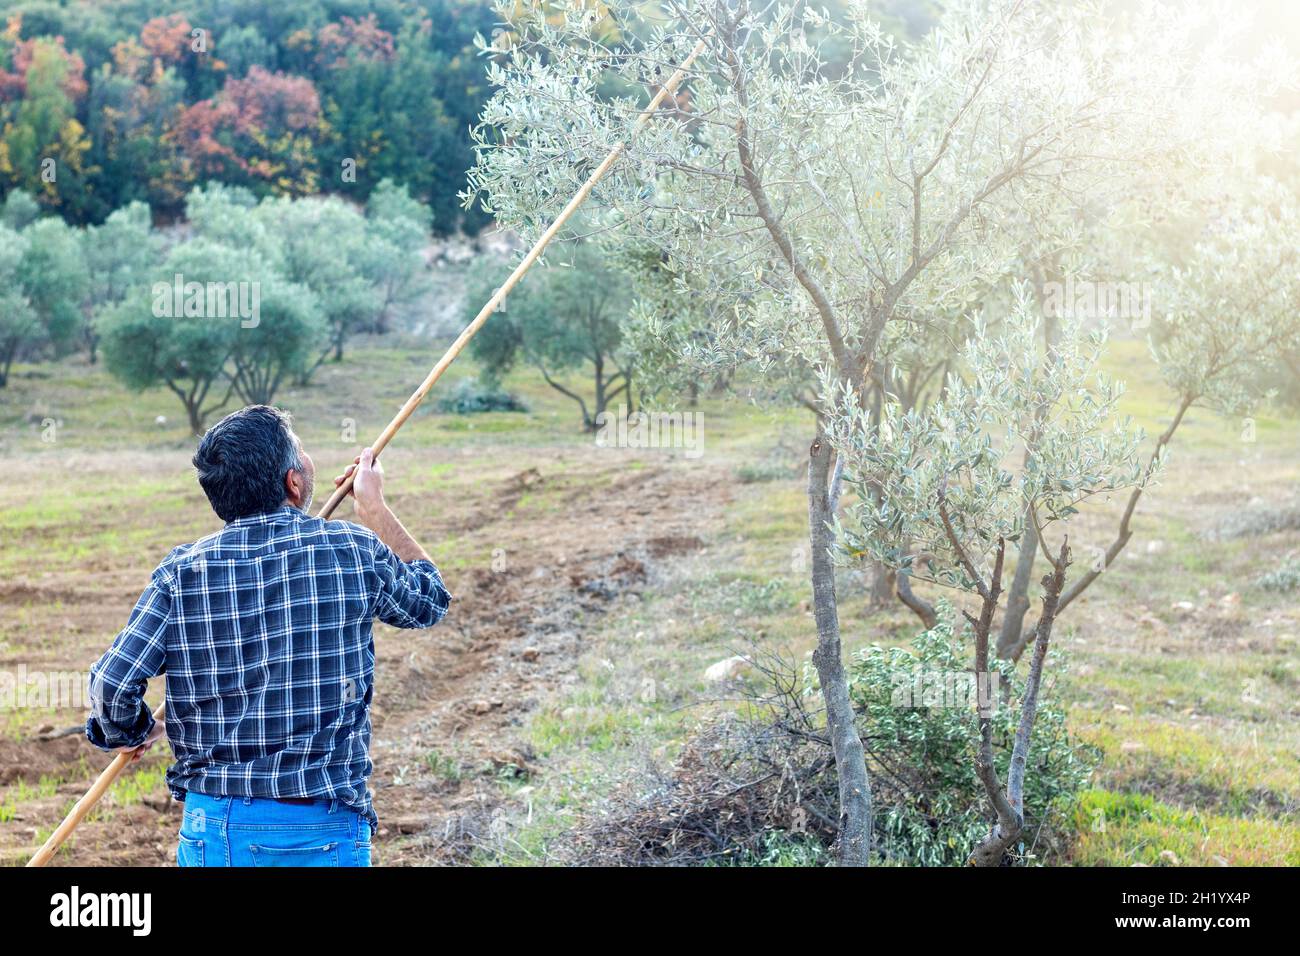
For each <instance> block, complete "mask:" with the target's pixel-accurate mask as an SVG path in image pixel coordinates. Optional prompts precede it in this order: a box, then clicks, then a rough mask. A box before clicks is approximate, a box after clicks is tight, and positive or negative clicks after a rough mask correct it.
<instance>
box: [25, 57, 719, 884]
mask: <svg viewBox="0 0 1300 956" xmlns="http://www.w3.org/2000/svg"><path fill="white" fill-rule="evenodd" d="M707 42H708V38H707V37H705V38H704V39H701V40H700V42H699V43H697V44H695V49H693V50H691V52H690V55H689V56H687V57H686V59H685V60H683V61H682V63H681V66H679V67H678V68H677V70H676V71H675V72H674V73H673V75H672V76H670V77H669V78H668V82H667V83H665V84H664V85H663V86H662V87H660V88H659V92H657V93H656V94H655V95H654V98H653V99H652V100H650V105H649V106H647V107H646V108H645V109H643V110H642V111H641V114H640V115H639V116H638V117H637V118H636V122H635V123H633V124H632V131H631V134H630V135H629V139H630V138H631V137H632V136H635V135H636V134H637V133H639V132H640V131H641V129H642V128H643V127H644V126H645V125H646V123H648V122H650V119H651V117H653V116H654V114H655V113H656V112H658V110H659V107H660V105H662V103H663V101H664V99H665V97H668V96H670V95H672V94H673V93H675V92H676V91H677V87H679V86H681V83H682V80H684V79H685V78H686V71H687V70H689V69H690V68H691V64H692V63H694V62H695V60H696V58H697V57H699V55H700V54H701V53H703V52H704V48H705V46H706V44H707ZM626 148H627V140H622V141H620V142H618V143H615V144H614V148H613V149H611V150H610V151H609V155H608V156H606V157H605V159H604V160H603V161H602V162H601V164H600V165H599V166H597V167H596V168H595V170H593V171H592V174H591V175H590V176H588V177H587V181H586V182H584V183H583V184H582V187H581V188H580V189H579V190H578V191H577V193H575V194H574V196H573V198H572V199H570V200H569V203H568V205H566V206H565V207H564V209H562V210H561V211H560V214H559V215H558V216H556V217H555V221H554V222H553V223H551V224H550V226H549V227H547V230H546V231H545V232H544V233H542V235H541V238H539V239H538V240H537V242H535V243H534V244H533V247H532V248H531V249H529V250H528V255H526V256H524V258H523V261H522V262H520V263H519V265H517V266H515V269H514V271H513V272H511V273H510V276H509V278H507V279H506V281H505V283H504V284H502V286H501V288H499V289H497V291H496V292H494V293H493V294H492V298H490V299H488V300H487V304H486V305H484V306H483V308H482V309H480V310H479V313H478V315H476V316H475V317H474V321H473V322H471V323H470V324H469V325H467V326H465V328H464V329H463V330H462V331H461V333H460V335H458V336H456V341H455V342H452V343H451V347H450V348H449V349H447V352H446V354H444V355H443V357H442V358H441V359H439V360H438V364H437V365H435V366H434V367H433V370H432V371H431V372H429V374H428V375H427V376H426V377H425V379H424V381H423V382H421V383H420V387H419V388H417V389H416V390H415V391H414V392H412V393H411V397H410V398H408V399H407V400H406V404H404V405H403V406H402V408H401V410H400V411H398V413H397V415H396V417H394V418H393V420H392V421H391V422H389V423H388V427H386V428H385V429H384V430H383V431H382V432H380V434H379V437H378V438H377V439H375V442H374V444H373V445H371V446H370V447H371V449H372V450H373V451H374V453H375V457H376V458H378V457H379V453H380V452H381V451H383V450H384V449H385V448H386V447H387V446H388V443H389V442H390V441H392V440H393V436H394V435H396V434H397V430H398V429H399V428H401V427H402V425H404V424H405V423H406V420H407V419H408V418H410V417H411V415H412V413H414V412H415V410H416V408H418V407H419V405H420V403H421V402H422V401H424V397H425V396H426V395H428V394H429V391H430V389H432V388H433V386H434V384H435V383H436V382H437V381H438V379H439V378H441V377H442V373H443V372H445V371H446V370H447V367H448V366H449V365H451V363H452V362H454V361H455V360H456V356H458V355H460V353H461V351H462V350H463V349H464V348H465V346H466V345H467V344H468V343H469V340H470V339H472V338H473V337H474V334H475V333H476V332H478V330H479V329H480V328H482V326H483V323H484V322H486V321H487V320H488V316H490V315H491V314H492V313H493V312H495V311H496V309H497V306H499V305H500V304H501V303H502V302H503V301H505V297H506V296H507V295H509V294H510V290H511V289H513V288H514V287H515V286H516V285H517V284H518V283H519V280H520V279H522V278H523V277H524V273H525V272H527V271H528V270H529V269H530V268H532V265H533V263H534V262H536V261H537V259H538V257H539V256H541V254H542V251H543V250H544V249H545V248H546V247H547V245H549V244H550V241H551V240H552V239H554V238H555V235H556V233H558V232H559V231H560V229H561V228H562V227H563V226H564V224H565V223H566V222H568V221H569V217H570V216H572V215H573V214H574V212H576V211H577V209H578V207H579V206H581V205H582V204H583V203H584V202H585V201H586V199H587V197H588V196H589V195H591V190H592V189H593V188H594V187H595V185H596V183H598V182H600V180H601V178H602V177H603V176H604V175H605V174H606V173H607V172H609V169H610V167H611V166H613V165H614V163H615V162H616V161H617V160H618V158H619V156H621V155H623V150H624V149H626ZM355 475H356V472H355V471H354V472H352V474H350V475H348V476H347V477H346V478H345V479H343V483H342V484H340V485H339V486H338V488H336V489H335V491H334V493H333V494H332V495H330V497H329V500H328V501H326V502H325V504H324V506H323V507H322V508H321V510H320V511H319V512H318V513H317V517H320V518H328V517H329V516H330V515H332V514H333V513H334V509H335V508H337V507H338V506H339V503H340V502H341V501H342V500H343V499H344V498H346V497H347V496H348V492H349V491H350V490H351V489H352V482H353V481H354V479H355ZM165 707H166V703H165V702H164V703H163V704H161V705H159V707H158V710H157V711H155V712H154V719H156V720H162V719H163V711H164V709H165ZM130 760H131V755H130V754H129V753H120V754H118V755H117V756H116V757H114V758H113V762H112V763H110V764H109V765H108V766H107V767H106V768H105V769H104V772H103V773H101V774H100V775H99V779H97V780H96V781H95V782H94V784H93V785H92V786H91V788H90V789H89V790H87V791H86V795H85V796H83V797H82V798H81V799H80V800H78V801H77V805H76V806H75V807H73V808H72V812H71V813H69V814H68V816H67V819H65V820H64V821H63V822H62V823H60V824H59V827H58V829H56V830H55V831H54V832H53V833H51V834H50V838H49V839H48V840H46V841H45V845H44V846H43V847H41V848H40V850H38V851H37V853H36V855H35V856H34V857H32V858H31V860H30V861H29V862H28V863H27V865H28V866H44V865H45V864H46V863H48V862H49V861H50V858H51V857H53V856H54V853H55V851H56V850H58V848H59V846H60V845H61V844H62V843H63V841H64V840H66V839H67V838H68V836H69V834H71V833H72V831H73V830H75V829H76V827H77V824H79V823H80V822H81V821H82V819H83V818H84V817H85V816H86V814H87V813H89V812H90V808H91V807H93V806H94V805H95V804H96V803H98V802H99V798H100V797H102V796H103V795H104V793H105V791H107V790H108V788H109V787H111V786H112V785H113V781H114V780H116V779H117V778H118V776H119V775H120V774H121V773H122V771H123V769H125V767H126V765H127V763H129V762H130Z"/></svg>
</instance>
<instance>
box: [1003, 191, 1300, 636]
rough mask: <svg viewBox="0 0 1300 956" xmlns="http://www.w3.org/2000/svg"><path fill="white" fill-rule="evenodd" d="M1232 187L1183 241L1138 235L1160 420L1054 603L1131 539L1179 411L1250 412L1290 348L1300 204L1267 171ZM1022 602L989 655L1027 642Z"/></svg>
mask: <svg viewBox="0 0 1300 956" xmlns="http://www.w3.org/2000/svg"><path fill="white" fill-rule="evenodd" d="M1235 187H1236V188H1235V190H1234V191H1233V192H1230V193H1228V194H1227V196H1225V197H1220V199H1219V201H1217V202H1215V203H1214V205H1213V207H1212V209H1211V210H1210V211H1208V213H1203V214H1202V215H1201V216H1200V218H1199V223H1198V224H1197V225H1196V226H1195V227H1194V228H1193V229H1192V231H1191V236H1192V238H1191V240H1190V242H1188V241H1186V240H1185V239H1182V238H1181V237H1180V238H1178V239H1177V240H1175V239H1170V240H1169V241H1168V242H1166V243H1164V244H1155V243H1148V247H1150V246H1152V245H1154V246H1155V248H1156V251H1155V252H1154V254H1152V256H1151V260H1152V261H1151V262H1150V264H1149V273H1150V275H1151V276H1152V284H1153V286H1154V287H1155V289H1156V290H1157V292H1156V293H1155V294H1154V298H1155V303H1154V307H1153V317H1152V320H1151V329H1150V336H1149V344H1150V349H1151V353H1152V359H1153V362H1154V365H1155V366H1156V367H1157V368H1158V369H1159V372H1160V375H1161V376H1162V378H1163V379H1164V381H1165V384H1166V386H1167V388H1168V393H1169V399H1170V408H1171V413H1170V419H1169V423H1168V425H1167V426H1166V427H1165V429H1164V430H1163V431H1162V432H1161V433H1160V434H1159V435H1158V436H1157V437H1156V438H1155V440H1154V443H1153V446H1152V448H1151V450H1150V452H1149V454H1148V458H1147V465H1146V469H1145V471H1144V474H1143V477H1142V479H1141V480H1140V481H1138V482H1137V483H1136V484H1135V486H1134V487H1133V489H1132V490H1131V492H1130V494H1129V496H1128V499H1127V501H1126V502H1125V505H1124V508H1123V510H1122V511H1121V513H1120V516H1119V519H1118V521H1117V523H1116V526H1115V532H1114V536H1113V538H1112V539H1111V540H1110V541H1109V542H1107V544H1106V546H1105V547H1104V548H1102V549H1100V554H1099V555H1098V556H1097V558H1096V560H1093V561H1091V562H1090V566H1089V568H1088V570H1087V571H1086V572H1084V573H1083V574H1081V575H1079V576H1078V577H1076V578H1075V579H1074V580H1073V581H1072V582H1071V584H1070V587H1069V588H1068V589H1067V590H1066V591H1065V593H1064V594H1062V596H1061V600H1060V610H1064V609H1065V608H1066V607H1068V606H1069V605H1070V604H1072V603H1073V602H1074V601H1075V600H1077V599H1078V598H1079V597H1080V596H1081V595H1082V594H1083V593H1084V592H1085V591H1086V590H1087V589H1088V588H1089V587H1091V586H1092V585H1093V584H1094V583H1095V582H1096V581H1097V580H1098V579H1100V578H1101V577H1102V576H1103V575H1104V574H1105V573H1106V572H1107V570H1108V569H1111V568H1112V567H1113V566H1114V564H1115V562H1116V561H1117V560H1118V558H1119V557H1120V555H1121V553H1122V552H1123V551H1124V549H1125V548H1126V547H1127V546H1128V544H1129V542H1130V541H1131V540H1132V538H1133V517H1134V515H1135V513H1136V512H1137V508H1138V505H1139V503H1140V502H1141V500H1142V498H1143V496H1144V494H1145V493H1146V492H1147V490H1148V489H1149V487H1150V486H1151V484H1152V482H1153V480H1154V478H1155V476H1156V474H1157V472H1158V471H1159V469H1160V466H1161V464H1162V463H1163V462H1164V461H1165V459H1166V457H1167V455H1168V453H1169V449H1170V445H1171V443H1172V442H1173V440H1174V438H1175V436H1176V434H1177V433H1178V430H1179V428H1180V427H1181V425H1182V424H1183V422H1184V421H1185V420H1186V417H1187V414H1188V413H1189V412H1190V411H1191V410H1192V409H1194V408H1198V407H1200V408H1204V409H1206V410H1209V411H1211V412H1215V413H1218V414H1222V415H1231V416H1244V415H1248V414H1250V412H1251V410H1252V409H1253V408H1255V407H1256V406H1257V405H1258V404H1259V402H1260V401H1261V400H1263V399H1265V398H1266V397H1267V395H1268V394H1269V391H1270V385H1271V383H1272V382H1274V381H1276V372H1277V371H1278V370H1279V368H1281V367H1283V363H1284V362H1285V360H1286V357H1287V355H1288V354H1293V353H1294V352H1295V350H1297V349H1300V315H1298V314H1297V312H1296V309H1295V303H1296V301H1297V297H1300V269H1298V268H1297V252H1296V250H1297V248H1298V247H1300V206H1298V205H1297V201H1296V197H1295V196H1294V195H1293V194H1292V193H1291V192H1290V191H1289V190H1287V189H1285V188H1284V187H1282V186H1281V185H1280V184H1278V183H1276V182H1274V181H1272V180H1269V179H1267V178H1259V177H1247V178H1245V179H1244V180H1243V181H1241V182H1239V183H1237V184H1235ZM1031 533H1032V531H1031ZM1033 563H1034V562H1033V554H1032V553H1030V554H1029V555H1023V554H1022V560H1021V564H1022V565H1027V566H1029V567H1032V565H1033ZM1018 570H1019V568H1018ZM1024 609H1025V606H1024V605H1020V606H1018V607H1017V606H1015V605H1010V606H1008V608H1007V616H1006V618H1005V620H1004V627H1003V629H1002V632H1001V634H1000V635H999V640H998V644H997V654H998V657H1000V658H1003V659H1007V660H1013V661H1015V660H1019V659H1020V657H1021V656H1022V655H1023V653H1024V651H1025V650H1026V648H1027V647H1028V646H1029V645H1030V644H1031V643H1032V640H1033V630H1032V628H1030V629H1027V630H1024V631H1023V632H1022V630H1021V629H1020V627H1019V615H1022V614H1023V612H1024ZM1008 625H1010V626H1008Z"/></svg>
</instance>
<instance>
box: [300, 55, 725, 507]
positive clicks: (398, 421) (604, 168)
mask: <svg viewBox="0 0 1300 956" xmlns="http://www.w3.org/2000/svg"><path fill="white" fill-rule="evenodd" d="M706 41H707V38H706V39H702V40H700V42H699V43H697V44H695V49H693V50H692V51H691V53H690V55H689V56H688V57H686V59H685V60H683V61H682V65H681V66H679V67H678V68H677V70H676V72H674V73H673V75H672V76H671V77H669V78H668V82H667V83H665V84H664V85H663V86H662V87H661V88H660V89H659V92H658V93H656V94H655V96H654V99H652V100H651V101H650V105H649V106H647V107H646V108H645V109H644V110H642V111H641V115H640V116H638V117H637V118H636V123H634V124H633V126H632V133H631V135H633V136H635V135H636V134H637V133H638V132H640V131H641V128H642V127H643V126H645V124H646V123H648V122H649V121H650V118H651V117H652V116H654V114H655V113H656V112H657V111H658V109H659V106H660V104H661V103H663V101H664V97H666V96H668V95H670V94H671V93H673V92H675V91H676V90H677V87H678V86H680V85H681V82H682V80H683V79H684V78H685V77H686V71H687V70H689V69H690V67H691V64H692V63H694V62H695V58H696V57H698V56H699V55H700V54H701V53H703V52H704V47H705V43H706ZM626 145H627V144H626V141H621V142H619V143H616V144H615V145H614V148H613V149H611V150H610V151H609V155H608V156H606V157H605V159H604V160H603V161H602V162H601V164H600V165H599V166H597V167H596V168H595V169H594V170H593V171H592V173H591V175H590V176H588V177H587V181H586V182H585V183H583V184H582V188H581V189H579V190H578V191H577V193H575V194H574V196H573V198H572V199H570V200H569V204H568V205H567V206H565V207H564V209H563V210H562V211H561V212H560V214H559V215H558V216H556V217H555V221H554V222H553V223H551V225H550V226H549V227H548V228H547V230H546V231H545V232H544V233H542V235H541V238H539V239H538V240H537V242H536V243H534V244H533V247H532V248H531V249H529V250H528V255H526V256H524V258H523V261H521V262H520V263H519V265H517V266H515V269H514V271H513V272H511V273H510V277H509V278H508V279H506V281H505V283H504V284H503V285H502V286H501V288H499V289H497V291H496V292H494V293H493V294H492V298H490V299H488V300H487V304H486V305H484V306H483V308H482V309H480V310H479V313H478V315H476V316H475V317H474V321H473V322H471V323H470V324H469V325H467V326H465V328H464V330H463V331H462V332H461V333H460V335H458V336H457V337H456V341H455V342H453V343H451V348H449V349H447V353H446V354H445V355H443V357H442V358H441V359H439V361H438V364H437V365H435V366H434V367H433V370H432V371H431V372H429V374H428V376H427V377H426V378H425V380H424V381H423V382H421V383H420V387H419V388H417V389H416V390H415V391H414V392H413V393H412V394H411V397H410V398H408V399H407V400H406V404H405V405H403V406H402V408H401V410H400V411H398V413H397V415H396V417H395V418H394V419H393V420H392V421H391V422H389V423H388V427H387V428H385V429H384V430H383V431H382V432H381V433H380V434H379V437H378V438H377V439H375V443H374V444H373V445H371V446H370V447H371V448H372V449H373V450H374V453H375V457H376V458H378V457H379V453H380V452H381V451H383V450H384V448H385V447H387V445H388V443H389V442H390V441H392V438H393V436H394V435H396V434H397V430H398V429H399V428H401V427H402V425H403V424H405V423H406V420H407V419H408V418H410V417H411V414H412V413H413V412H414V411H415V410H416V408H418V407H419V405H420V403H421V402H422V401H424V397H425V396H426V395H428V394H429V390H430V389H431V388H433V385H434V383H435V382H437V381H438V379H439V378H441V377H442V373H443V372H445V371H446V370H447V367H448V366H449V365H451V363H452V362H454V361H455V360H456V356H458V355H460V353H461V350H462V349H464V348H465V346H466V344H468V342H469V340H470V339H472V338H473V337H474V334H475V333H476V332H478V330H479V329H480V328H482V326H483V323H484V322H486V321H487V320H488V316H490V315H491V314H492V313H493V312H495V311H496V309H497V306H499V305H500V304H501V303H502V302H504V301H505V298H506V296H507V295H509V294H510V290H511V289H513V288H514V287H515V285H516V284H517V283H518V282H519V280H520V279H522V278H523V277H524V273H525V272H527V271H528V270H529V269H530V268H531V267H532V265H533V263H534V262H536V261H537V258H538V257H539V256H540V255H541V254H542V250H544V249H545V248H546V246H547V244H549V243H550V241H551V240H552V239H553V238H555V234H556V233H557V232H559V231H560V229H561V228H562V227H563V226H564V224H565V223H566V222H568V220H569V217H570V216H572V215H573V214H574V212H575V211H577V209H578V207H579V206H581V205H582V204H583V202H585V201H586V199H587V196H588V195H590V193H591V190H592V188H593V187H594V186H595V185H596V183H598V182H600V180H601V177H603V176H604V175H605V173H607V172H609V168H610V167H611V166H613V165H614V163H615V161H616V160H617V159H618V158H619V156H621V155H622V154H623V150H624V149H625V148H626ZM355 476H356V472H355V471H353V472H352V473H351V474H349V475H348V476H347V477H346V478H345V479H343V483H342V484H341V485H339V486H338V488H336V489H335V491H334V493H333V494H332V495H330V497H329V500H328V501H326V502H325V505H324V507H322V508H321V510H320V511H319V512H318V514H317V517H318V518H328V517H329V516H330V515H332V514H333V513H334V509H335V508H337V507H338V506H339V502H341V501H342V500H343V499H344V498H346V497H347V496H348V491H349V490H351V488H352V482H353V481H354V480H355Z"/></svg>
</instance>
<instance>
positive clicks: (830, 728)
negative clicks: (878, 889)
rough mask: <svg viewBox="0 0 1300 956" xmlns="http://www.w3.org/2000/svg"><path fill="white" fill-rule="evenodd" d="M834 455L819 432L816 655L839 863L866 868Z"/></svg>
mask: <svg viewBox="0 0 1300 956" xmlns="http://www.w3.org/2000/svg"><path fill="white" fill-rule="evenodd" d="M831 457H832V451H831V447H830V444H829V443H828V442H827V441H826V439H825V437H824V436H823V435H822V434H820V432H819V433H818V435H817V437H816V439H814V440H813V443H812V447H811V448H810V449H809V459H808V539H809V544H810V546H811V548H812V561H811V566H812V589H813V617H814V619H815V620H816V622H817V649H816V650H815V651H814V652H813V658H812V659H813V665H814V666H815V667H816V668H817V677H818V680H819V681H820V683H821V691H822V699H823V700H824V701H825V703H826V728H827V732H828V734H829V735H830V739H831V749H832V750H833V751H834V754H835V770H836V774H837V776H838V778H839V797H840V820H839V826H840V832H839V862H840V865H841V866H866V864H867V861H868V857H869V855H870V852H871V786H870V781H869V780H868V779H867V761H866V755H865V753H864V752H863V748H862V738H861V737H859V736H858V730H857V727H856V726H855V722H854V717H853V705H852V702H851V701H850V700H849V684H848V678H847V676H846V675H845V672H844V661H843V654H842V650H841V644H840V620H839V609H838V607H837V605H836V601H835V566H834V563H833V562H832V560H831V547H832V545H833V543H834V542H833V535H832V531H831V521H832V519H833V517H834V508H833V504H832V501H831V490H830V482H831Z"/></svg>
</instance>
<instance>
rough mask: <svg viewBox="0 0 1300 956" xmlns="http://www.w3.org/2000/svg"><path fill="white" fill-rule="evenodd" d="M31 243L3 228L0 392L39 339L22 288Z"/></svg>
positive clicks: (0, 235) (0, 238) (0, 227)
mask: <svg viewBox="0 0 1300 956" xmlns="http://www.w3.org/2000/svg"><path fill="white" fill-rule="evenodd" d="M26 252H27V240H25V239H24V238H23V237H22V236H21V235H19V234H18V233H17V232H15V231H14V230H13V229H10V228H9V227H8V226H4V225H0V388H4V386H5V385H7V384H8V383H9V371H10V369H12V368H13V364H14V359H16V358H17V357H18V352H19V349H21V348H22V346H23V345H24V343H26V342H27V341H29V340H30V339H31V338H32V337H33V336H35V334H36V331H37V328H38V323H37V318H36V312H35V311H34V310H33V309H32V307H31V303H30V302H29V301H28V300H27V296H26V295H25V294H24V293H23V290H22V287H21V285H19V267H20V266H21V265H22V261H23V256H24V255H25V254H26Z"/></svg>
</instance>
